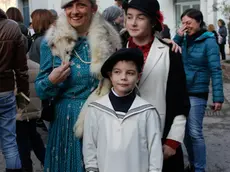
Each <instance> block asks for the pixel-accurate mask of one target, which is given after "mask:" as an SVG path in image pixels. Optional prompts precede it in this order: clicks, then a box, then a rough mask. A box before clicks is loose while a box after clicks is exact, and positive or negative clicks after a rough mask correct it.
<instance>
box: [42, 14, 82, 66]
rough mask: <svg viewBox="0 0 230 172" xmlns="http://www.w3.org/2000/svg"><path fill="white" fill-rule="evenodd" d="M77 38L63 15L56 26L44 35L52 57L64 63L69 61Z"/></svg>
mask: <svg viewBox="0 0 230 172" xmlns="http://www.w3.org/2000/svg"><path fill="white" fill-rule="evenodd" d="M77 38H78V35H77V32H76V30H75V29H74V28H73V27H72V26H71V25H70V24H69V23H68V21H67V19H66V16H65V14H64V13H62V14H60V16H59V18H58V20H57V22H56V24H55V25H52V26H51V28H50V29H49V30H48V31H47V33H46V39H47V42H48V45H49V46H50V47H51V51H52V54H53V56H58V57H60V58H61V60H62V61H64V62H68V61H69V59H70V56H71V53H72V50H73V48H74V46H75V43H76V41H77Z"/></svg>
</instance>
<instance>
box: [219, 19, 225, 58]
mask: <svg viewBox="0 0 230 172" xmlns="http://www.w3.org/2000/svg"><path fill="white" fill-rule="evenodd" d="M218 26H219V30H218V33H219V35H220V36H221V37H222V41H221V42H219V47H220V53H221V57H222V60H225V59H226V54H225V44H226V37H227V28H226V26H225V22H224V20H222V19H219V20H218Z"/></svg>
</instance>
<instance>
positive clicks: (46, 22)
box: [28, 9, 56, 64]
mask: <svg viewBox="0 0 230 172" xmlns="http://www.w3.org/2000/svg"><path fill="white" fill-rule="evenodd" d="M31 19H32V26H33V29H34V32H35V34H34V35H33V36H32V41H33V42H32V45H31V47H30V50H29V53H28V55H29V58H30V59H31V60H32V61H34V62H36V63H39V64H40V45H41V42H42V40H43V38H44V35H45V32H46V31H47V30H48V29H49V27H50V26H51V25H52V24H53V22H54V21H55V20H56V18H54V17H53V15H52V13H51V11H49V10H46V9H37V10H35V11H33V12H32V14H31Z"/></svg>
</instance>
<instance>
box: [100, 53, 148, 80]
mask: <svg viewBox="0 0 230 172" xmlns="http://www.w3.org/2000/svg"><path fill="white" fill-rule="evenodd" d="M122 60H125V61H133V62H134V63H135V64H136V66H137V70H138V72H139V73H141V71H142V67H143V65H144V56H143V53H142V51H141V50H139V49H138V48H122V49H120V50H118V51H117V52H115V53H114V54H112V55H111V56H110V57H109V58H108V59H107V60H106V61H105V63H104V64H103V66H102V67H101V74H102V76H103V77H104V78H108V77H109V76H108V72H111V71H112V69H113V67H114V65H116V63H117V62H119V61H122Z"/></svg>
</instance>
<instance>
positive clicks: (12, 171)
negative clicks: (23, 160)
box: [6, 169, 22, 172]
mask: <svg viewBox="0 0 230 172" xmlns="http://www.w3.org/2000/svg"><path fill="white" fill-rule="evenodd" d="M6 172H22V169H6Z"/></svg>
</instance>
